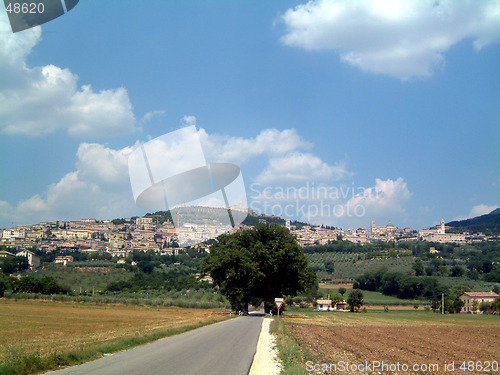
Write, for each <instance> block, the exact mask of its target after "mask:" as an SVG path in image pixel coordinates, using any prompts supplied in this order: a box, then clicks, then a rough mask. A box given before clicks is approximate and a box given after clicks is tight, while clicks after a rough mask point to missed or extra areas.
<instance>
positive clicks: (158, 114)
mask: <svg viewBox="0 0 500 375" xmlns="http://www.w3.org/2000/svg"><path fill="white" fill-rule="evenodd" d="M166 113H167V111H165V110H163V109H162V110H157V111H151V112H148V113H146V114H145V115H144V116H142V119H141V121H140V123H141V124H145V123H147V122H150V121H151V119H152V118H154V117H162V116H165V114H166Z"/></svg>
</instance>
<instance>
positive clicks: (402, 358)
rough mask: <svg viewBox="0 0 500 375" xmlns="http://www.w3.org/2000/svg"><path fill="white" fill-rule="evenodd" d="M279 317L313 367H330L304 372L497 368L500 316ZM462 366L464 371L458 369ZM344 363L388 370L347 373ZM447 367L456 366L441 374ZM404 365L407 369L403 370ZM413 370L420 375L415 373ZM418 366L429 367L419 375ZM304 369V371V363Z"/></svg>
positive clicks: (406, 313)
mask: <svg viewBox="0 0 500 375" xmlns="http://www.w3.org/2000/svg"><path fill="white" fill-rule="evenodd" d="M283 318H284V320H285V324H286V327H287V329H288V331H289V333H290V335H291V336H292V337H293V338H294V339H295V340H297V341H298V342H300V343H302V345H303V347H305V348H307V349H308V350H309V352H310V354H311V357H312V358H314V361H313V363H314V364H327V365H328V366H329V367H326V368H323V369H322V370H321V371H319V372H314V371H312V372H311V371H310V372H308V373H320V374H331V373H342V374H354V373H356V374H415V373H421V374H434V373H439V374H444V373H446V374H448V373H450V374H452V373H457V374H458V373H462V374H465V373H467V374H485V373H492V374H493V373H497V374H498V373H499V372H498V369H497V371H492V370H493V368H490V371H479V368H480V367H479V366H480V365H487V361H489V363H492V362H493V361H496V362H497V364H498V363H500V317H499V316H491V315H490V316H481V315H474V316H473V315H462V314H452V315H449V314H447V315H440V314H435V313H432V312H424V311H392V312H389V313H384V312H382V311H372V312H368V313H355V314H353V313H348V312H346V313H340V312H338V313H327V312H325V313H311V312H305V313H295V314H294V313H289V314H288V315H287V316H283ZM469 361H474V364H473V367H472V368H470V367H468V366H469ZM464 362H465V371H463V370H461V369H460V366H461V365H462V364H463V363H464ZM341 363H342V364H343V366H344V368H342V369H341V368H339V367H337V369H336V370H337V371H334V370H335V367H334V366H330V364H336V365H337V366H340V365H341ZM346 363H349V364H351V365H355V366H358V365H359V364H361V365H365V364H366V363H368V364H372V365H373V363H379V364H380V366H382V364H385V365H386V367H385V368H383V369H382V368H377V369H375V368H373V366H372V367H368V371H367V370H365V368H362V369H359V368H356V367H354V368H353V367H349V368H348V369H349V370H353V369H355V370H357V371H347V368H346V366H347V365H346ZM398 363H399V364H400V366H399V367H397V364H398ZM451 363H454V366H455V370H454V371H450V368H448V370H445V368H444V366H445V365H448V366H450V364H451ZM404 364H406V365H408V369H405V368H404V367H403V365H404ZM391 365H392V367H388V366H391ZM414 365H416V366H417V367H415V368H416V369H418V370H420V371H413V366H414ZM431 365H437V366H438V367H434V368H433V367H431ZM421 366H427V368H425V370H422V367H421ZM476 366H478V367H476ZM304 367H305V368H306V369H307V367H306V364H304ZM316 369H321V367H317V368H316ZM330 370H331V371H330ZM404 370H406V371H404Z"/></svg>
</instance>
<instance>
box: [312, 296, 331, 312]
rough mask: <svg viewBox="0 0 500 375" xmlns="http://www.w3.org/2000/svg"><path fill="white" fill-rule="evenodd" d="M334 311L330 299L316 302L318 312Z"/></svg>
mask: <svg viewBox="0 0 500 375" xmlns="http://www.w3.org/2000/svg"><path fill="white" fill-rule="evenodd" d="M331 309H332V301H331V300H329V299H319V300H317V301H316V311H330V310H331Z"/></svg>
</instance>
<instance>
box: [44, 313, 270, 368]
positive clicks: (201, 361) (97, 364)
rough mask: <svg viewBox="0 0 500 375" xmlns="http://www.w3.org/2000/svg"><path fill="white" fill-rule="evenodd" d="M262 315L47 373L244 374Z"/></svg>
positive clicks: (240, 319)
mask: <svg viewBox="0 0 500 375" xmlns="http://www.w3.org/2000/svg"><path fill="white" fill-rule="evenodd" d="M262 319H263V318H262V317H258V316H245V317H239V318H235V319H231V320H227V321H224V322H220V323H216V324H212V325H209V326H205V327H202V328H198V329H195V330H193V331H189V332H186V333H183V334H180V335H176V336H172V337H167V338H165V339H161V340H158V341H155V342H153V343H150V344H146V345H143V346H139V347H137V348H134V349H130V350H127V351H123V352H119V353H116V354H113V355H109V356H108V357H103V358H100V359H98V360H95V361H92V362H88V363H85V364H83V365H79V366H74V367H69V368H66V369H63V370H58V371H53V372H49V373H47V374H54V375H55V374H57V375H62V374H71V375H87V374H99V375H128V374H144V375H146V374H155V375H156V374H168V375H177V374H179V375H181V374H182V375H186V374H189V375H196V374H200V375H201V374H203V375H220V374H231V375H233V374H234V375H239V374H242V375H247V374H248V372H249V370H250V366H251V365H252V360H253V357H254V354H255V350H256V347H257V341H258V339H259V333H260V329H261V326H262Z"/></svg>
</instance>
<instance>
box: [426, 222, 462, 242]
mask: <svg viewBox="0 0 500 375" xmlns="http://www.w3.org/2000/svg"><path fill="white" fill-rule="evenodd" d="M418 239H419V240H422V241H429V242H438V243H446V242H455V243H465V242H467V240H466V238H465V235H464V234H458V233H446V226H445V223H444V219H441V223H440V224H439V225H436V226H434V227H431V228H427V229H421V230H419V231H418Z"/></svg>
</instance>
